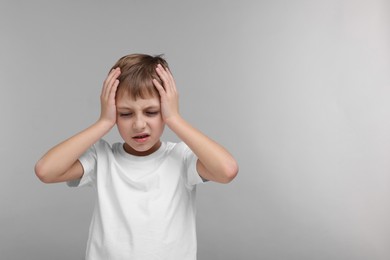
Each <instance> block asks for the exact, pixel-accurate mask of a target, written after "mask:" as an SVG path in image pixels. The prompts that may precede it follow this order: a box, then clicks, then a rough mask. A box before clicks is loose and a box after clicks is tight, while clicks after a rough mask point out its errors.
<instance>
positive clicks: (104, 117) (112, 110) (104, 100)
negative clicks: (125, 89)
mask: <svg viewBox="0 0 390 260" xmlns="http://www.w3.org/2000/svg"><path fill="white" fill-rule="evenodd" d="M120 74H121V71H120V68H116V69H113V70H112V71H111V72H110V73H109V74H108V76H107V78H106V79H105V81H104V83H103V88H102V93H101V95H100V103H101V113H100V118H99V120H101V121H103V122H107V123H109V124H110V126H114V125H115V123H116V105H115V94H116V90H117V88H118V85H119V80H118V76H119V75H120Z"/></svg>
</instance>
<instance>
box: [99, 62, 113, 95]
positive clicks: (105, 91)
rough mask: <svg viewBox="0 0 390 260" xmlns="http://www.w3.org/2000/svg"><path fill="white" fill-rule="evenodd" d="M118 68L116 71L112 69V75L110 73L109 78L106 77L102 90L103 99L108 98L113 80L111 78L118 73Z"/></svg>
mask: <svg viewBox="0 0 390 260" xmlns="http://www.w3.org/2000/svg"><path fill="white" fill-rule="evenodd" d="M116 70H117V69H116V68H115V69H112V70H111V71H110V73H108V75H107V77H106V79H105V80H104V82H103V88H102V94H101V96H102V98H104V97H106V96H107V92H108V91H107V89H108V87H109V85H110V83H109V82H110V80H111V78H112V77H113V75H114V74H115V72H116Z"/></svg>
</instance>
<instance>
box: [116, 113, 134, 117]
mask: <svg viewBox="0 0 390 260" xmlns="http://www.w3.org/2000/svg"><path fill="white" fill-rule="evenodd" d="M131 115H132V113H119V116H120V117H129V116H131Z"/></svg>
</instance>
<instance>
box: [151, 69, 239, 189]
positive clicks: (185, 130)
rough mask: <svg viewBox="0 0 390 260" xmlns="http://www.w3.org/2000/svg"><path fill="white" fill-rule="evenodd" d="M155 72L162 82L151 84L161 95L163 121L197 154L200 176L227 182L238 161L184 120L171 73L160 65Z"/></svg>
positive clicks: (235, 170)
mask: <svg viewBox="0 0 390 260" xmlns="http://www.w3.org/2000/svg"><path fill="white" fill-rule="evenodd" d="M156 70H157V73H158V75H159V76H160V78H161V80H162V81H163V85H164V86H162V85H161V84H159V82H158V81H157V80H154V81H153V82H154V85H155V86H156V88H157V90H158V91H159V93H160V96H161V109H162V115H163V119H164V121H165V123H166V124H167V125H168V127H169V128H170V129H171V130H172V131H173V132H175V134H176V135H177V136H178V137H179V138H180V139H181V140H183V142H185V143H186V144H187V145H188V147H189V148H190V149H191V150H192V151H193V152H194V153H195V155H196V156H197V157H198V162H197V170H198V172H199V174H200V176H202V177H203V178H205V179H207V180H210V181H215V182H220V183H228V182H230V181H231V180H233V179H234V178H235V176H236V175H237V173H238V165H237V162H236V160H235V159H234V158H233V156H232V155H231V154H230V153H229V152H228V151H227V150H226V149H225V148H223V147H222V146H221V145H219V144H218V143H216V142H215V141H213V140H211V139H210V138H209V137H207V136H206V135H204V134H203V133H201V132H200V131H199V130H197V129H196V128H194V127H193V126H191V125H190V124H189V123H188V122H186V121H185V120H184V119H183V118H182V117H181V116H180V114H179V108H178V93H177V90H176V84H175V81H174V79H173V76H172V74H171V73H170V71H169V70H168V69H166V68H163V67H162V66H161V65H159V66H158V67H157V69H156Z"/></svg>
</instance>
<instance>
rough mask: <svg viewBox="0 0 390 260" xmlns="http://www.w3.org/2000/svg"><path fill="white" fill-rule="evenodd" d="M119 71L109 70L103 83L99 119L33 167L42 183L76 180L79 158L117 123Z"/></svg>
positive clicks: (80, 171) (56, 147)
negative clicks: (116, 105)
mask: <svg viewBox="0 0 390 260" xmlns="http://www.w3.org/2000/svg"><path fill="white" fill-rule="evenodd" d="M119 74H120V70H119V69H115V70H112V71H111V72H110V73H109V75H108V76H107V78H106V80H105V81H104V84H103V89H102V93H101V96H100V100H101V114H100V118H99V120H98V121H97V122H96V123H95V124H93V125H91V126H90V127H88V128H87V129H85V130H84V131H82V132H80V133H78V134H76V135H74V136H73V137H71V138H69V139H67V140H65V141H63V142H62V143H60V144H58V145H56V146H54V147H53V148H52V149H50V150H49V151H48V152H47V153H46V154H45V155H44V156H43V157H42V158H41V159H40V160H39V161H38V162H37V163H36V165H35V173H36V175H37V176H38V178H39V179H40V180H41V181H42V182H45V183H53V182H63V181H69V180H74V179H79V178H81V176H82V175H83V173H84V171H83V168H82V165H81V163H80V162H79V161H78V158H80V156H81V155H82V154H83V153H84V152H85V151H86V150H87V149H88V148H89V147H91V146H92V145H93V144H94V143H96V142H97V141H98V140H99V139H100V138H102V137H103V136H104V135H105V134H106V133H108V132H109V131H110V129H111V128H112V127H113V126H114V125H115V122H116V107H115V93H116V89H117V87H118V84H119V81H118V80H117V77H118V76H119Z"/></svg>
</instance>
